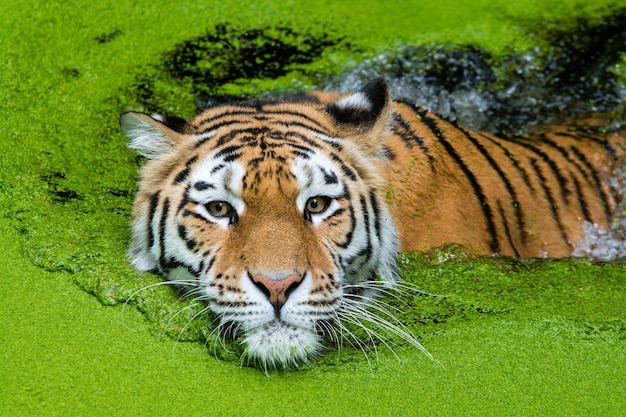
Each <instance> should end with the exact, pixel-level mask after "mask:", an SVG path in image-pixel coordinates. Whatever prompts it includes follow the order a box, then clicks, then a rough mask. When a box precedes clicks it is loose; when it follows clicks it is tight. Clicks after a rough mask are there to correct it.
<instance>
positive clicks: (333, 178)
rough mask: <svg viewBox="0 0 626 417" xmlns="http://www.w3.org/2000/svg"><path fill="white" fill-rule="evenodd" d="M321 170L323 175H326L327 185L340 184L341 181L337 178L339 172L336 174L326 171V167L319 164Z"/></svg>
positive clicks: (325, 182)
mask: <svg viewBox="0 0 626 417" xmlns="http://www.w3.org/2000/svg"><path fill="white" fill-rule="evenodd" d="M318 168H319V170H320V171H321V172H322V175H323V176H324V184H326V185H331V184H338V183H339V178H337V174H335V173H334V172H330V173H329V172H328V171H326V170H325V169H324V168H322V167H320V166H318Z"/></svg>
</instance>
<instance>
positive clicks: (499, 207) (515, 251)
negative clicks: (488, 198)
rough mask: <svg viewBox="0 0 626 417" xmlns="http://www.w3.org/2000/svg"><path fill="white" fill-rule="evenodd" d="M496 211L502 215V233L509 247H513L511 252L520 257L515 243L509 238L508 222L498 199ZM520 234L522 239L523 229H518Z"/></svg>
mask: <svg viewBox="0 0 626 417" xmlns="http://www.w3.org/2000/svg"><path fill="white" fill-rule="evenodd" d="M498 212H499V213H500V217H502V225H503V226H504V234H505V235H506V239H507V240H508V242H509V246H511V249H513V253H514V254H515V257H516V258H519V257H520V253H519V252H518V251H517V248H516V247H515V243H513V239H512V238H511V230H510V229H509V223H508V222H507V221H506V215H505V214H504V210H502V205H501V204H500V201H498ZM520 231H521V234H522V239H524V237H525V235H526V234H525V233H524V231H523V230H520Z"/></svg>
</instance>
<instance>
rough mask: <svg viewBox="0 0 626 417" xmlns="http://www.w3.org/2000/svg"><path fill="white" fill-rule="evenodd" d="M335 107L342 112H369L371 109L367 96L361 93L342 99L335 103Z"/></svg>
mask: <svg viewBox="0 0 626 417" xmlns="http://www.w3.org/2000/svg"><path fill="white" fill-rule="evenodd" d="M335 105H336V106H337V107H338V108H340V109H342V110H344V109H355V110H360V111H370V110H371V108H372V103H370V101H369V100H368V98H367V96H365V94H363V93H362V92H358V93H354V94H352V95H350V96H348V97H344V98H342V99H341V100H339V101H337V103H335Z"/></svg>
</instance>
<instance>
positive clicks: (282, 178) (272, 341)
mask: <svg viewBox="0 0 626 417" xmlns="http://www.w3.org/2000/svg"><path fill="white" fill-rule="evenodd" d="M389 114H390V99H389V93H388V89H387V86H386V84H385V83H384V81H382V80H380V79H378V80H373V81H371V82H370V83H368V84H367V85H366V86H365V87H364V88H363V89H362V90H360V91H359V92H357V93H355V94H352V95H344V96H339V95H336V96H331V95H326V94H324V93H318V94H311V95H306V96H294V97H292V98H285V99H264V100H254V101H249V102H243V103H239V104H235V105H223V106H217V107H214V108H210V109H208V110H206V111H204V112H203V113H201V114H200V115H198V116H197V117H195V118H194V119H192V120H190V121H184V120H182V119H167V118H161V117H154V118H153V117H150V116H147V115H144V114H141V113H126V114H124V115H122V117H121V126H122V130H123V131H124V132H125V134H126V135H127V136H128V137H129V138H130V145H129V146H130V148H132V149H135V150H137V151H138V152H139V153H140V154H142V155H143V156H145V157H146V159H147V162H146V163H145V165H144V167H143V168H142V171H141V179H140V182H139V188H138V193H137V197H136V201H135V206H134V220H133V229H132V244H131V249H130V257H131V262H132V264H133V265H134V266H135V267H136V268H137V269H138V270H141V271H158V272H159V273H160V274H162V275H163V276H165V277H166V278H167V279H168V280H169V281H173V282H176V283H178V284H180V285H181V286H183V287H190V288H192V289H193V291H194V292H195V293H196V294H200V297H201V298H202V299H203V300H204V301H206V303H208V306H209V307H210V309H211V310H212V311H213V313H215V315H216V317H217V318H218V321H219V326H221V327H222V328H223V329H228V330H229V331H228V332H225V333H229V334H233V335H235V337H238V338H241V340H242V341H243V343H244V345H245V346H246V355H247V356H248V357H249V358H251V359H253V360H254V361H255V362H256V363H258V364H260V365H261V366H263V367H282V366H290V365H298V364H301V363H304V362H306V361H307V359H308V358H310V357H311V356H314V355H315V354H317V353H318V352H319V351H320V350H321V348H322V347H323V344H324V343H323V341H324V340H325V336H329V332H330V333H332V332H333V330H332V329H333V325H334V324H337V323H338V322H339V321H340V320H341V319H342V318H344V317H349V313H350V310H351V309H352V310H354V309H363V308H364V307H365V306H366V305H367V303H368V300H371V299H372V298H373V297H374V296H375V295H376V293H377V291H378V290H380V289H381V288H386V287H389V286H391V285H393V283H394V282H395V280H396V254H397V249H398V243H397V237H396V231H395V228H394V223H393V221H392V219H391V216H390V213H389V211H388V209H387V206H386V204H385V197H384V193H385V190H384V186H385V185H384V180H383V175H382V174H381V170H382V169H383V167H384V164H385V150H384V146H383V140H384V136H385V134H386V130H387V125H388V118H389Z"/></svg>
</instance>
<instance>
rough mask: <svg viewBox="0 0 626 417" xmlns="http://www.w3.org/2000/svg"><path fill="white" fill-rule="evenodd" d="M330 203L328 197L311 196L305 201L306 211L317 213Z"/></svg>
mask: <svg viewBox="0 0 626 417" xmlns="http://www.w3.org/2000/svg"><path fill="white" fill-rule="evenodd" d="M329 205H330V198H329V197H323V196H316V197H311V198H309V199H308V200H307V202H306V207H305V209H306V211H307V212H309V213H311V214H319V213H322V212H323V211H324V210H326V209H327V208H328V206H329Z"/></svg>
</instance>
